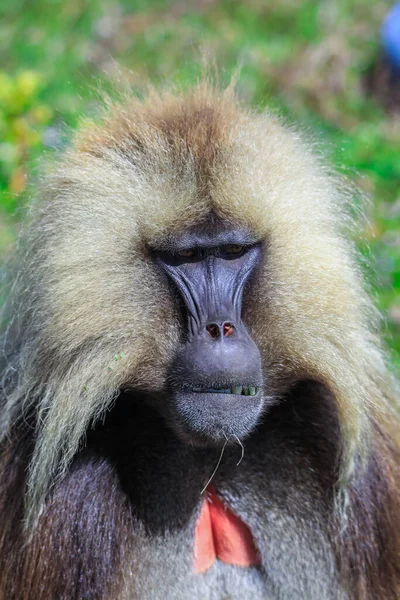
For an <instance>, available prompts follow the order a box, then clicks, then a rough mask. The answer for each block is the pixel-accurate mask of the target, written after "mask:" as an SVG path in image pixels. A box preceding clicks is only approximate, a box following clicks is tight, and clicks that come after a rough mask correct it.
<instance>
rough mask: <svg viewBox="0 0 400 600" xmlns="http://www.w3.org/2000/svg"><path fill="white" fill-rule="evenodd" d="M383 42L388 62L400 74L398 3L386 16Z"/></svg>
mask: <svg viewBox="0 0 400 600" xmlns="http://www.w3.org/2000/svg"><path fill="white" fill-rule="evenodd" d="M381 40H382V45H383V49H384V52H385V55H386V58H387V60H388V62H389V63H390V65H391V66H392V67H393V69H394V70H395V71H396V72H398V73H399V74H400V2H396V4H395V5H394V6H393V8H391V9H390V11H389V12H388V14H387V15H386V18H385V20H384V21H383V24H382V29H381Z"/></svg>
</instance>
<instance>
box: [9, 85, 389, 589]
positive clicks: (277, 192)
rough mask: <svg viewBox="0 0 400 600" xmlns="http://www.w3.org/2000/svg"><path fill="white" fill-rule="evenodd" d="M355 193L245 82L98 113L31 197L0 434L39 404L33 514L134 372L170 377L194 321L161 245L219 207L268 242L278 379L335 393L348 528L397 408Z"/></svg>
mask: <svg viewBox="0 0 400 600" xmlns="http://www.w3.org/2000/svg"><path fill="white" fill-rule="evenodd" d="M351 202H352V197H351V192H349V190H348V189H347V187H346V186H345V185H343V184H342V182H341V181H340V179H338V178H337V177H336V175H334V174H333V173H332V172H331V171H330V170H329V169H328V168H327V167H326V166H325V165H324V164H323V161H321V159H320V157H319V155H318V153H316V152H314V150H313V147H312V145H310V143H309V142H307V141H305V140H304V139H303V138H302V136H301V135H300V134H299V132H298V131H297V130H296V129H295V128H293V127H290V126H289V127H288V126H286V125H285V124H284V123H283V122H282V120H281V119H280V118H278V117H277V116H276V115H275V114H272V113H270V112H264V113H262V114H259V113H256V112H250V111H248V110H246V109H244V108H243V107H242V106H240V104H239V102H238V101H237V100H236V99H235V96H234V93H233V92H232V90H231V89H230V88H229V89H227V90H226V91H224V92H220V91H218V90H215V89H213V87H212V86H210V85H208V84H206V83H200V84H199V85H197V86H196V87H195V89H193V90H192V91H188V92H184V93H178V94H175V93H169V92H166V93H157V92H154V91H150V92H149V94H148V95H147V96H146V97H145V99H144V100H140V99H137V98H130V99H127V100H125V101H124V102H122V103H118V104H116V105H114V106H112V107H111V108H110V109H109V110H108V111H107V113H106V115H105V116H104V118H103V119H102V121H101V123H95V122H86V123H85V124H84V126H83V127H82V128H81V130H80V131H79V132H78V133H77V135H76V137H75V138H74V140H73V142H72V145H71V147H70V148H69V149H68V150H67V151H66V152H65V154H64V156H63V157H62V159H61V160H60V161H59V163H58V165H57V166H56V167H54V168H53V169H52V170H51V172H50V174H48V175H47V176H46V178H45V180H44V183H43V186H42V192H41V199H40V202H38V203H37V204H35V205H34V206H33V208H32V216H31V222H30V225H29V226H28V227H27V229H26V231H25V232H24V234H23V237H22V241H21V244H20V250H19V258H18V270H17V274H16V279H15V281H14V283H13V285H12V290H11V293H10V300H9V302H8V304H7V307H6V318H7V319H8V325H7V331H6V334H5V337H4V353H5V355H6V357H7V359H6V361H5V367H4V372H3V388H4V397H5V406H4V408H3V411H2V413H1V435H2V437H3V438H7V436H8V435H9V434H10V432H11V430H12V429H13V428H14V427H15V426H16V424H18V423H19V422H21V420H22V419H24V418H25V417H26V415H29V414H30V411H31V410H32V409H34V411H35V413H36V414H37V422H36V432H35V440H36V441H35V444H34V450H33V456H32V459H31V461H30V469H29V479H28V488H27V490H28V491H27V498H26V513H25V517H26V523H27V527H28V528H30V527H32V526H33V525H35V524H36V523H37V522H38V519H39V517H40V514H41V513H42V512H43V510H44V508H45V505H46V500H47V498H48V495H49V492H50V490H51V489H52V488H53V486H54V485H55V483H56V482H57V481H60V480H62V478H63V475H64V474H65V473H66V471H67V470H68V468H69V465H70V463H71V461H72V459H73V457H74V456H75V455H76V453H77V451H78V450H79V448H80V447H82V445H83V444H84V443H85V434H86V431H87V430H88V428H89V427H90V426H91V424H93V423H94V422H96V421H98V420H100V419H102V417H103V416H104V414H105V412H106V411H107V409H108V408H109V407H110V406H111V405H112V403H113V401H114V399H115V398H116V397H117V395H118V392H119V390H120V388H121V386H126V385H127V383H129V384H131V385H132V386H133V387H135V388H138V389H142V390H147V391H151V392H155V391H158V390H161V389H162V388H163V387H164V385H165V378H166V373H167V367H168V360H169V357H170V356H171V353H173V351H174V348H175V346H176V344H177V342H178V339H179V335H180V330H179V323H180V321H179V319H178V318H177V309H176V307H175V305H174V302H173V299H172V298H171V295H170V293H169V290H168V288H167V286H166V285H164V282H163V280H162V278H160V276H159V274H158V272H157V270H156V268H155V266H154V264H153V262H152V260H151V258H150V256H149V252H148V249H149V248H154V247H159V248H160V247H164V246H166V245H168V239H169V236H170V235H172V234H174V233H175V232H180V231H182V230H185V229H186V228H187V227H188V226H191V225H194V224H196V223H198V222H199V221H201V220H202V219H204V218H205V217H206V216H207V215H208V214H210V213H213V214H216V215H218V216H220V217H222V218H223V219H224V220H225V221H228V222H230V223H232V224H235V225H245V226H246V227H248V228H250V229H251V230H252V231H253V232H254V234H255V236H256V237H257V239H259V240H262V241H263V243H264V246H265V252H264V259H263V264H262V266H261V268H260V274H259V277H258V280H257V282H256V284H255V286H254V287H253V288H252V293H251V295H250V296H249V297H248V298H247V299H246V303H245V312H244V317H243V318H244V320H245V322H246V323H248V324H249V330H250V332H251V335H252V336H253V339H254V340H255V342H256V343H257V345H258V347H259V348H260V351H261V353H262V359H263V367H264V370H265V372H266V373H268V379H269V383H270V385H271V388H272V389H273V390H275V391H276V393H278V394H280V393H284V391H285V390H286V389H287V388H288V387H289V386H290V385H291V384H292V383H293V382H295V381H298V380H301V379H303V378H309V379H313V380H316V381H319V382H321V383H322V384H324V386H326V387H327V388H328V389H329V390H330V391H331V392H332V394H333V396H334V398H335V401H336V403H337V407H338V411H339V415H340V428H341V440H342V453H341V464H340V469H339V470H338V479H337V483H338V487H337V498H338V506H339V507H340V509H339V510H340V511H341V512H340V514H341V515H342V518H343V522H342V526H343V528H345V527H346V526H347V525H346V520H345V519H346V506H347V505H348V503H349V502H350V501H351V498H350V495H351V494H349V489H350V488H351V484H352V481H353V480H354V478H357V479H358V478H359V477H360V475H361V471H362V469H363V468H367V465H368V461H369V456H370V453H371V452H374V435H375V434H374V427H375V425H374V424H375V423H378V424H379V426H380V427H382V428H383V429H385V423H386V422H388V421H389V420H390V419H393V418H395V419H397V417H393V416H392V405H393V402H394V400H393V397H394V392H393V381H392V378H391V376H390V374H389V373H388V370H387V368H386V366H385V357H384V355H383V353H382V350H381V347H380V342H379V336H378V335H377V324H378V322H377V318H376V314H375V310H374V308H373V306H372V304H371V301H370V299H369V298H368V295H367V294H366V293H365V291H364V287H363V283H362V277H361V275H360V272H359V268H358V266H357V260H356V253H355V252H354V248H353V244H352V243H351V242H350V241H349V229H350V228H351V218H350V212H351V211H350V210H349V204H350V203H351ZM250 316H251V318H247V317H250ZM160 330H162V331H163V336H161V337H160V335H158V332H159V331H160ZM393 414H394V413H393ZM396 422H397V421H396ZM387 460H388V461H389V463H390V460H391V459H389V458H388V459H387ZM390 464H391V463H390ZM387 468H388V470H389V475H388V477H390V478H393V477H395V471H394V469H395V467H394V466H393V467H392V466H390V465H389V466H388V467H387ZM360 589H361V588H360ZM360 597H364V596H360ZM366 597H367V596H365V598H366ZM368 597H369V596H368Z"/></svg>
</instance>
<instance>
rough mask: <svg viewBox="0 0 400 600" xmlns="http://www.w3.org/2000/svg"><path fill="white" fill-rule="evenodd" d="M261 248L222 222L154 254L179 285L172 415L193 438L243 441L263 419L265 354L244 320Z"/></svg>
mask: <svg viewBox="0 0 400 600" xmlns="http://www.w3.org/2000/svg"><path fill="white" fill-rule="evenodd" d="M261 251H262V250H261V245H260V244H259V243H257V241H256V240H254V237H252V235H251V234H250V232H249V231H246V230H244V229H240V228H233V227H229V226H224V225H223V224H222V223H219V224H217V225H216V223H215V222H214V223H212V224H211V223H210V224H209V226H207V225H204V224H203V225H202V226H201V227H197V228H195V229H192V230H191V231H189V232H186V233H184V234H182V235H180V236H175V237H174V238H173V239H170V240H169V242H168V247H167V248H165V249H162V250H156V251H153V256H154V260H155V261H156V263H157V265H158V266H159V268H160V269H161V270H162V271H164V272H165V273H166V274H167V277H168V280H169V282H170V284H171V286H172V287H173V288H175V291H176V296H177V301H178V303H179V304H180V307H181V309H182V313H183V323H184V335H183V339H182V342H181V344H180V347H179V349H178V351H177V353H176V356H175V357H174V360H173V363H172V366H171V372H170V374H169V377H168V382H169V383H168V387H169V389H168V396H169V397H170V401H169V402H168V408H167V410H166V412H167V414H166V416H167V418H168V420H169V422H170V423H171V424H172V426H173V427H174V429H175V430H176V431H177V432H178V434H180V436H181V437H183V438H184V439H187V440H188V441H190V442H191V443H194V444H202V445H203V444H219V443H221V442H225V440H229V439H232V438H233V439H235V438H236V437H239V438H243V437H245V436H246V435H247V434H248V433H249V432H250V431H251V430H252V429H253V428H254V426H255V424H256V423H257V421H258V419H259V417H260V414H261V411H262V407H263V393H262V388H263V375H262V369H261V356H260V352H259V349H258V348H257V345H256V344H255V342H254V341H253V339H252V338H251V336H250V334H249V332H248V330H247V328H246V325H245V323H244V322H243V320H242V298H243V292H244V288H245V286H246V284H247V285H249V281H250V280H251V277H252V275H253V276H254V273H255V269H256V267H257V263H258V262H259V260H260V256H261Z"/></svg>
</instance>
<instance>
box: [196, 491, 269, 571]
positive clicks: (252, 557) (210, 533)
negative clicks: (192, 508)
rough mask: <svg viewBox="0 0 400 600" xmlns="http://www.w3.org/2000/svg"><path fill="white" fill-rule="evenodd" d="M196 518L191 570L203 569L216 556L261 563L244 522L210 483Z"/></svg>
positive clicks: (231, 561)
mask: <svg viewBox="0 0 400 600" xmlns="http://www.w3.org/2000/svg"><path fill="white" fill-rule="evenodd" d="M206 493H207V496H206V499H205V500H204V502H203V506H202V508H201V512H200V516H199V520H198V521H197V526H196V532H195V539H194V570H195V572H196V573H204V572H205V571H207V569H209V568H210V567H211V565H212V564H213V563H214V561H215V560H216V559H218V560H221V561H222V562H225V563H228V564H231V565H236V566H237V567H252V566H256V565H259V564H260V563H261V560H260V555H259V552H258V550H257V548H256V545H255V543H254V539H253V536H252V534H251V531H250V529H249V528H248V526H247V525H246V524H245V523H243V521H242V520H241V519H240V518H239V517H238V516H237V515H235V513H234V512H232V511H231V509H230V508H228V507H227V506H225V504H224V503H223V502H222V500H220V499H219V498H218V496H217V494H216V492H215V489H214V487H213V486H211V485H210V486H208V487H207V491H206Z"/></svg>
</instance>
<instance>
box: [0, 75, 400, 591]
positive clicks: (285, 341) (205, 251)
mask: <svg viewBox="0 0 400 600" xmlns="http://www.w3.org/2000/svg"><path fill="white" fill-rule="evenodd" d="M349 202H351V194H350V193H349V192H348V191H346V186H344V185H343V184H342V183H341V182H340V181H339V180H337V178H336V176H335V175H334V174H332V173H331V172H330V171H329V169H327V168H326V167H324V166H323V165H322V164H321V160H320V158H319V157H318V156H315V155H314V151H313V150H312V149H310V145H309V143H308V142H305V141H303V140H302V138H301V136H299V135H298V133H297V132H296V131H295V130H293V129H292V128H291V127H286V126H285V125H283V124H282V122H281V121H280V119H279V118H277V117H276V116H275V115H272V114H268V113H267V114H255V113H252V112H249V111H247V110H246V109H244V108H242V107H241V106H240V104H239V102H238V101H237V100H235V97H234V93H233V92H232V91H231V89H230V88H228V89H227V90H225V91H222V92H221V91H218V90H216V89H214V88H213V87H212V86H211V85H209V84H206V83H200V84H198V85H197V86H196V87H195V88H194V89H193V90H191V91H189V92H181V93H173V92H168V93H159V94H158V93H156V92H154V91H150V92H149V93H148V95H147V97H146V98H145V99H144V100H143V99H137V98H130V99H129V98H128V99H126V100H124V101H121V102H120V103H119V104H118V105H117V106H114V107H111V108H109V109H108V112H106V114H105V116H104V117H103V119H102V122H101V123H86V124H85V125H84V126H83V127H82V129H81V131H79V132H78V134H77V135H76V137H75V139H74V140H73V141H72V144H71V147H70V148H69V149H68V150H67V151H66V152H65V154H64V156H63V157H62V158H61V159H60V160H59V163H58V166H57V165H55V166H54V167H53V168H52V169H50V173H49V174H48V175H47V176H46V177H45V178H44V183H43V186H42V190H41V193H40V201H38V202H36V203H34V204H33V207H32V211H31V212H32V214H31V217H30V224H29V225H28V226H26V228H25V230H24V231H23V232H22V235H21V241H20V244H19V252H18V256H19V258H18V259H17V264H16V267H15V271H14V272H15V275H14V279H12V278H11V284H10V292H9V301H8V303H7V306H6V309H5V310H6V319H5V321H6V325H5V333H4V341H3V352H2V354H3V367H2V383H3V385H2V390H3V391H2V394H3V409H2V412H1V433H2V439H3V450H2V463H1V481H0V494H1V499H0V505H1V519H0V527H1V534H0V547H1V552H0V555H1V568H0V579H1V586H0V589H1V592H0V594H1V596H0V597H1V598H2V599H6V600H10V599H14V598H15V599H18V600H28V599H29V600H38V599H43V600H60V599H61V600H63V599H65V600H71V599H82V600H83V599H84V600H104V599H107V600H134V599H140V600H159V599H163V598H168V599H184V600H189V599H190V600H191V599H193V598H196V599H201V600H207V599H216V600H219V599H226V598H233V599H240V600H245V599H248V600H250V599H251V600H256V599H257V598H258V599H261V598H262V599H271V600H278V599H279V600H337V599H339V600H343V599H357V600H361V599H362V600H364V599H366V600H372V599H381V600H383V599H385V600H389V599H391V600H394V599H398V598H399V597H400V565H399V550H400V549H399V535H400V527H399V514H400V509H399V491H398V490H399V478H398V470H397V469H398V467H397V449H396V443H395V439H396V435H397V432H398V425H396V423H397V422H398V421H397V417H396V416H395V414H394V412H392V411H393V409H392V408H391V406H392V403H393V396H394V392H393V389H394V385H393V382H392V381H391V377H390V375H389V374H388V372H387V370H386V367H385V360H384V357H383V354H382V351H381V349H380V344H379V339H378V336H377V333H376V331H377V323H376V318H375V316H374V310H373V308H372V306H371V303H370V301H369V299H368V297H367V295H366V293H365V292H364V290H363V284H362V282H361V277H360V274H359V269H358V267H357V259H356V256H355V254H354V252H353V248H352V244H351V243H350V242H349V241H348V240H349V233H348V230H349V227H348V224H349V221H350V216H349V215H350V213H351V211H349V210H348V205H349Z"/></svg>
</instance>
